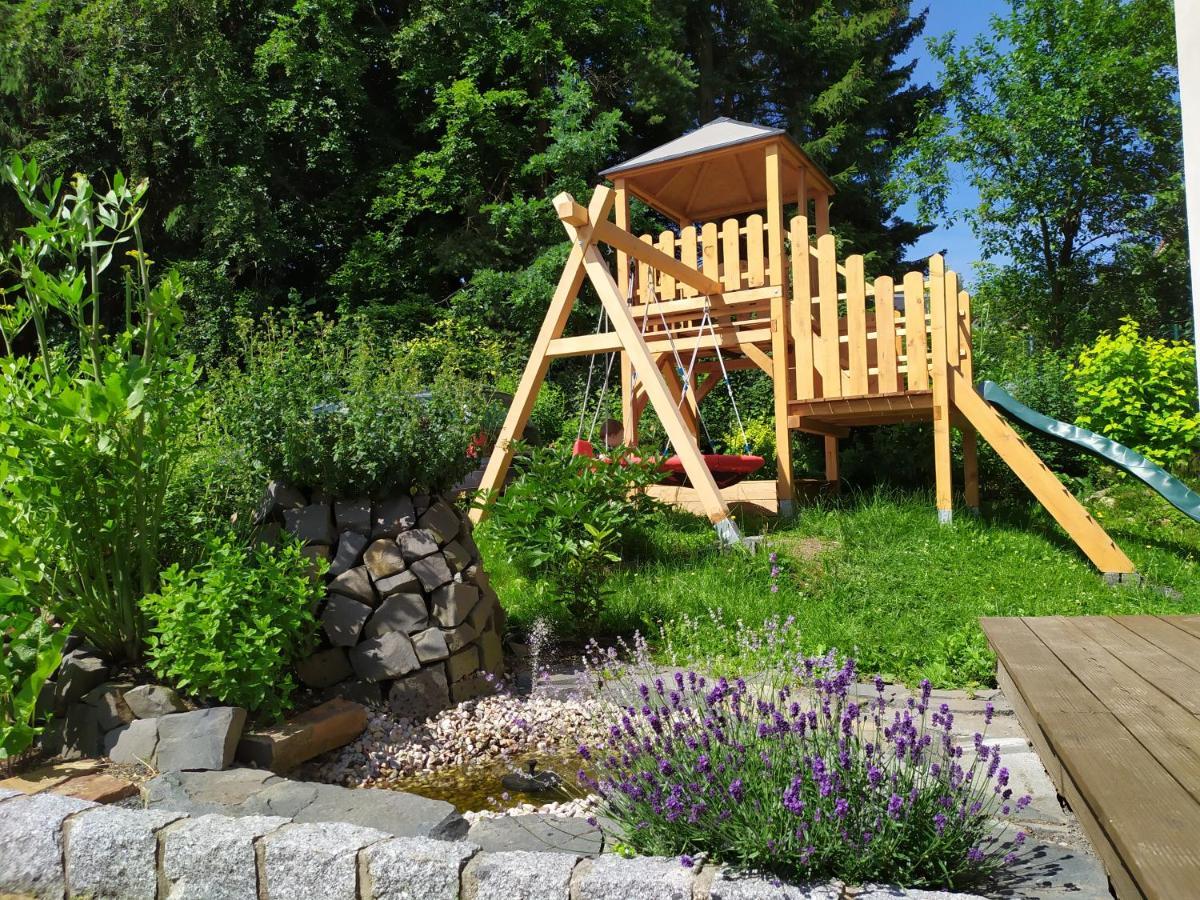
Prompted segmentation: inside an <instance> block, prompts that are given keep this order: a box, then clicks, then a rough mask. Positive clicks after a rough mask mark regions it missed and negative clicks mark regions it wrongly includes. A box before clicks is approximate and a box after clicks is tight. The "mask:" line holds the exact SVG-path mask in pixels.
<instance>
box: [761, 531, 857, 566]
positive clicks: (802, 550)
mask: <svg viewBox="0 0 1200 900" xmlns="http://www.w3.org/2000/svg"><path fill="white" fill-rule="evenodd" d="M840 546H841V544H840V542H838V541H832V540H829V539H827V538H819V537H799V536H797V537H792V536H790V535H789V536H782V535H775V536H773V537H772V538H771V540H770V542H769V544H768V547H767V549H768V550H773V549H775V548H778V549H780V550H783V551H784V552H786V553H787V554H788V555H789V556H792V557H795V558H796V559H799V560H804V561H805V562H811V561H812V560H815V559H818V558H819V557H821V556H824V555H825V554H826V553H829V552H831V551H833V550H836V549H837V548H838V547H840Z"/></svg>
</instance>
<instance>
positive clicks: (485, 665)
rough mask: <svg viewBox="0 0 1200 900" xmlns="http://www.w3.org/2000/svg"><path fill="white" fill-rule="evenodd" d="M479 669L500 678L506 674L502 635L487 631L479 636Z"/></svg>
mask: <svg viewBox="0 0 1200 900" xmlns="http://www.w3.org/2000/svg"><path fill="white" fill-rule="evenodd" d="M477 646H478V647H479V668H481V669H483V670H484V671H487V672H491V673H492V674H493V675H495V676H497V677H499V676H501V675H503V674H504V646H503V645H502V644H501V642H500V635H498V634H496V632H494V631H485V632H484V633H483V634H481V635H480V636H479V644H478V645H477Z"/></svg>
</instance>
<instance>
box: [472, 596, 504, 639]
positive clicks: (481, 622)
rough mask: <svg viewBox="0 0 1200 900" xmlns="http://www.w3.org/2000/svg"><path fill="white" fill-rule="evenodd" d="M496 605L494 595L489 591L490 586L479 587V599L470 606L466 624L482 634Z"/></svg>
mask: <svg viewBox="0 0 1200 900" xmlns="http://www.w3.org/2000/svg"><path fill="white" fill-rule="evenodd" d="M498 606H499V604H498V603H497V602H496V595H495V594H494V593H492V592H491V589H490V588H479V601H478V602H477V603H476V604H475V605H474V606H473V607H471V612H470V613H468V615H467V624H468V625H470V626H471V627H472V628H474V629H475V630H476V631H477V632H478V633H479V634H483V633H484V632H485V631H487V629H488V623H489V622H491V620H492V613H494V612H495V611H496V609H497V608H498Z"/></svg>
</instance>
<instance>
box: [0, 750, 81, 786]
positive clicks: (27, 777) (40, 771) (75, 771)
mask: <svg viewBox="0 0 1200 900" xmlns="http://www.w3.org/2000/svg"><path fill="white" fill-rule="evenodd" d="M99 770H100V763H98V762H97V761H96V760H94V759H78V760H71V761H70V762H60V763H54V764H53V765H49V766H39V767H38V768H36V769H30V770H29V771H28V772H22V773H21V774H20V775H13V776H12V777H10V778H5V779H4V780H3V781H0V790H4V791H15V792H17V793H19V794H36V793H38V792H39V791H46V790H49V789H50V788H52V787H55V786H57V785H60V784H65V783H66V782H68V781H70V780H71V779H72V778H79V777H80V776H82V775H91V774H92V773H94V772H97V771H99Z"/></svg>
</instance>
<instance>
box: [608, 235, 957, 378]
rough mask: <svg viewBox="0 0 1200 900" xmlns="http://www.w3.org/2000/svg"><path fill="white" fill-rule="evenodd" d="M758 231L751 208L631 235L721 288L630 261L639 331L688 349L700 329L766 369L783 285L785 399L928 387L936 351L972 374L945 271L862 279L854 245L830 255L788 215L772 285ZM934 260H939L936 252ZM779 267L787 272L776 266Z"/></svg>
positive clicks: (829, 246)
mask: <svg viewBox="0 0 1200 900" xmlns="http://www.w3.org/2000/svg"><path fill="white" fill-rule="evenodd" d="M766 229H767V225H766V223H765V222H764V219H763V216H761V215H757V214H756V215H751V216H747V217H746V219H745V221H744V222H742V221H739V220H738V219H726V220H725V221H723V222H720V223H717V222H708V223H705V224H703V225H701V226H699V227H697V226H689V227H687V228H683V229H680V230H679V232H678V233H677V232H675V231H664V232H662V233H661V234H659V235H657V236H654V235H650V234H643V235H641V236H640V237H639V240H640V241H641V242H642V243H644V244H648V245H650V246H651V247H653V248H654V249H656V250H658V251H659V252H660V253H662V254H664V255H665V256H666V257H669V258H670V260H672V261H677V262H678V263H679V264H681V265H683V266H686V267H687V268H689V269H692V270H694V271H697V272H701V273H703V274H704V275H706V276H708V277H709V278H712V279H714V280H715V281H716V282H718V283H719V284H720V286H721V288H722V291H723V293H722V294H721V296H720V297H719V298H716V299H714V297H712V296H709V297H707V298H706V297H705V296H703V295H702V292H701V291H700V290H698V289H697V288H696V287H695V286H693V285H689V284H687V283H685V282H684V281H682V280H681V279H680V278H679V277H676V276H674V275H672V274H670V273H669V272H666V271H663V269H662V268H661V266H660V267H655V266H654V265H652V264H651V263H650V262H647V261H645V260H640V259H636V258H635V259H632V260H631V264H632V265H633V267H634V268H633V275H634V278H633V281H632V286H631V293H632V296H631V304H632V306H633V313H634V316H635V319H637V320H638V321H639V322H640V323H642V324H641V328H642V331H643V333H644V334H645V335H646V337H647V339H648V340H650V339H651V338H652V337H657V338H658V341H656V342H655V346H656V347H657V346H659V345H660V344H662V339H663V338H664V337H666V333H667V332H668V331H669V332H670V339H671V341H676V342H683V344H685V345H686V346H689V347H690V346H692V345H694V343H695V342H696V341H701V339H702V337H703V341H702V343H701V346H711V345H714V344H718V345H720V346H723V347H727V348H730V349H732V350H741V351H742V352H743V353H744V354H745V355H746V356H747V357H748V358H749V359H751V360H753V361H754V363H755V364H757V365H759V366H761V367H762V368H763V369H765V370H767V371H768V372H770V371H771V367H770V366H769V365H768V362H769V360H768V359H767V357H766V355H765V351H766V350H769V349H772V348H771V345H770V330H769V329H770V322H769V318H770V314H771V303H772V298H776V297H778V296H779V294H780V291H781V290H787V291H788V294H789V297H790V303H789V308H790V312H789V321H788V326H789V330H790V335H791V352H790V353H789V360H788V372H789V379H788V380H789V384H788V388H789V390H788V393H789V397H790V399H794V400H812V399H826V398H842V397H861V396H871V395H881V394H902V393H908V392H914V391H928V390H930V389H931V387H932V378H933V373H934V372H935V371H936V370H937V366H938V364H939V362H941V361H943V360H944V361H945V362H946V364H948V365H950V366H952V367H955V368H961V369H962V370H963V372H964V374H966V375H968V376H969V375H970V374H971V373H970V368H971V326H970V298H969V297H968V295H967V293H966V292H965V291H960V290H959V289H958V278H957V276H956V275H955V273H954V272H945V273H937V274H936V275H935V274H934V273H933V272H931V274H930V277H926V275H924V274H923V273H921V272H909V273H908V274H906V275H905V276H904V277H903V278H902V279H900V280H899V281H897V280H895V279H893V278H892V277H890V276H879V277H877V278H874V279H872V280H868V279H867V278H866V276H865V274H864V260H863V257H862V256H861V255H852V256H848V257H846V258H845V260H844V261H843V262H839V261H838V259H837V251H836V245H835V242H834V238H833V236H832V235H829V234H826V235H822V236H820V237H818V238H817V239H816V242H815V244H814V243H813V242H812V241H811V239H810V237H809V223H808V220H807V219H806V218H805V217H804V216H796V217H795V218H793V219H792V220H791V223H790V228H789V232H788V235H787V237H788V239H789V242H790V247H785V256H788V257H790V283H789V284H788V285H786V286H783V285H776V284H771V277H770V272H771V269H772V267H771V260H770V258H769V249H768V248H769V246H770V241H769V240H768V235H767V233H766ZM658 259H659V260H660V261H661V262H662V263H663V264H664V265H665V264H666V260H663V259H662V257H658ZM934 259H935V260H936V264H937V265H940V264H941V260H940V257H935V258H934ZM932 264H933V263H932V261H931V265H932ZM782 268H783V271H784V272H788V271H789V267H788V266H787V265H786V264H785V265H784V266H783V267H782ZM676 274H681V273H680V272H677V273H676ZM785 277H788V276H785ZM934 292H936V293H937V295H938V296H937V298H936V300H937V301H938V302H935V298H934V297H933V293H934ZM710 301H711V302H710ZM706 311H707V314H708V320H705V319H704V314H705V312H706ZM943 313H944V314H945V316H946V319H945V321H946V322H951V321H953V322H954V323H955V326H954V327H948V328H946V331H945V337H946V340H945V348H944V349H941V344H940V343H939V342H938V341H936V340H935V334H934V331H935V325H936V320H937V319H938V318H939V317H940V316H941V315H942V314H943ZM708 335H711V336H708Z"/></svg>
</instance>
